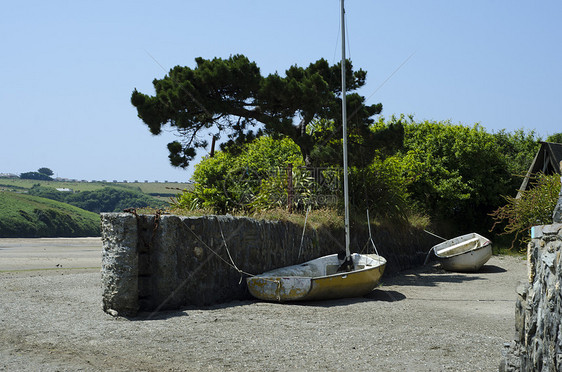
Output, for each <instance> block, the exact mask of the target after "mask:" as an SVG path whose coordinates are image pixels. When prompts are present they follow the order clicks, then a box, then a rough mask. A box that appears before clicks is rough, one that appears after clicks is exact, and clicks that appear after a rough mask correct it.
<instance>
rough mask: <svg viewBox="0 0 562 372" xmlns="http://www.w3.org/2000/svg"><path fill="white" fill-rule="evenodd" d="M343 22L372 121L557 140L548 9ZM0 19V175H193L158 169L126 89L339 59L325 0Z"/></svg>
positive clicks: (40, 12) (27, 6) (388, 7)
mask: <svg viewBox="0 0 562 372" xmlns="http://www.w3.org/2000/svg"><path fill="white" fill-rule="evenodd" d="M346 10H347V22H348V26H347V29H348V43H349V48H348V50H349V54H348V57H350V58H351V59H352V61H353V64H354V66H355V67H356V68H362V69H364V70H366V71H367V72H368V74H367V84H366V86H365V87H364V89H363V90H362V91H361V93H362V94H363V95H365V96H367V97H369V96H371V95H372V97H371V98H370V100H369V103H378V102H381V103H382V104H383V113H382V115H383V116H385V117H389V116H391V115H393V114H395V115H399V114H401V113H404V114H413V115H414V118H415V119H416V120H425V119H427V120H451V121H452V122H453V123H462V124H465V125H473V124H475V123H480V124H481V125H482V126H483V127H485V128H486V129H487V130H488V131H490V132H494V131H498V130H501V129H506V130H507V131H510V132H511V131H515V130H517V129H525V130H526V131H528V130H535V131H536V132H537V133H538V134H539V135H540V136H542V137H543V138H545V137H546V136H548V135H551V134H554V133H558V132H562V121H561V119H560V110H561V107H562V89H561V83H562V68H561V66H562V40H561V36H562V26H561V23H560V19H562V2H561V1H555V0H545V1H537V2H530V1H519V0H514V1H507V0H502V1H499V0H471V1H454V0H427V1H423V2H422V1H413V0H412V1H404V0H392V1H390V0H385V1H360V0H347V1H346ZM0 17H1V22H0V33H1V35H2V37H1V38H2V44H1V48H0V56H1V61H2V64H1V66H2V68H1V69H0V112H1V116H0V120H1V125H2V131H1V134H0V173H4V172H11V173H17V174H19V173H22V172H27V171H33V170H37V169H38V168H40V167H48V168H51V169H52V170H53V171H54V172H55V174H56V175H57V176H59V177H67V178H76V179H88V180H104V179H106V180H114V179H117V180H129V181H133V180H151V181H152V180H160V181H164V180H169V181H186V180H188V179H189V177H190V175H191V172H192V170H191V169H187V170H181V169H177V168H174V167H172V166H171V165H169V161H168V157H167V155H168V151H167V149H166V144H167V143H168V142H171V141H173V140H174V139H175V136H174V134H173V133H171V132H170V133H164V134H163V135H160V136H152V135H151V134H150V133H149V131H148V129H147V128H146V126H145V125H144V124H143V123H142V122H141V121H140V119H138V118H137V116H136V110H135V109H134V108H133V106H132V105H131V104H130V96H131V92H132V91H133V89H134V88H137V89H138V90H139V91H141V92H143V93H150V94H152V93H153V88H152V80H153V79H154V78H162V77H163V76H164V75H165V74H166V72H167V71H168V70H169V69H170V68H171V67H173V66H176V65H182V66H191V67H193V66H194V59H195V58H196V57H199V56H201V57H204V58H213V57H223V58H227V57H228V56H230V55H232V54H239V53H241V54H245V55H246V56H247V57H248V58H250V60H253V61H255V62H256V63H257V65H258V66H259V67H260V68H261V71H262V74H268V73H271V72H275V71H278V72H279V73H283V72H284V71H285V69H286V68H288V67H289V66H291V65H293V64H297V65H299V66H306V65H308V64H309V63H311V62H313V61H316V60H317V59H319V58H325V59H327V60H328V61H329V62H330V63H336V62H337V60H339V58H340V44H339V40H338V37H339V0H299V1H296V0H285V1H275V2H274V1H268V0H261V1H258V0H238V1H227V0H206V1H197V2H195V1H166V0H164V1H159V2H155V1H103V0H102V1H96V2H85V1H70V0H69V1H59V0H53V1H48V2H45V1H26V0H22V1H18V2H15V1H14V2H3V3H2V4H1V5H0ZM412 54H413V56H412V57H411V58H410V59H409V60H408V61H407V63H405V64H404V65H403V66H402V67H401V68H400V69H399V70H398V71H397V72H396V73H395V74H394V75H393V72H394V71H395V70H396V69H397V68H398V67H399V66H400V65H401V64H402V63H403V62H404V61H405V60H407V59H408V57H409V56H411V55H412ZM151 56H152V57H151ZM153 58H154V59H153ZM155 60H156V62H155ZM161 66H162V67H164V70H163V69H162V67H161ZM390 76H392V77H391V78H390V80H388V81H387V82H386V83H385V84H384V85H382V87H381V84H383V82H384V81H385V80H387V79H388V78H389V77H390Z"/></svg>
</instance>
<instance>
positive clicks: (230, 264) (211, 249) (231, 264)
mask: <svg viewBox="0 0 562 372" xmlns="http://www.w3.org/2000/svg"><path fill="white" fill-rule="evenodd" d="M217 221H218V220H217ZM183 224H184V225H185V227H187V229H188V230H189V231H190V232H191V233H192V234H193V236H195V238H196V239H197V240H198V241H199V242H200V243H201V244H203V246H204V247H205V248H207V249H208V250H210V251H211V252H213V254H214V255H215V256H217V257H218V258H219V259H220V260H221V261H223V262H224V263H225V264H227V265H228V266H230V267H232V268H233V269H234V270H236V271H238V272H239V273H240V274H244V275H248V276H255V275H254V274H250V273H247V272H245V271H243V270H240V269H239V268H238V267H237V266H236V265H235V264H234V261H233V260H232V257H231V255H230V252H229V251H228V246H227V245H226V240H225V239H224V235H223V234H222V229H221V228H220V223H219V229H220V230H221V235H222V238H223V244H224V246H225V248H226V252H227V254H228V256H229V257H230V260H231V261H232V262H228V261H227V260H225V259H224V258H222V257H221V255H219V254H218V253H217V252H216V251H215V250H214V249H213V248H211V247H210V246H209V245H208V244H207V243H205V242H204V241H203V240H202V239H201V238H200V237H199V236H198V235H197V234H196V233H195V232H194V231H193V230H192V229H191V228H190V227H189V226H187V224H186V223H185V220H184V221H183ZM221 247H222V245H221Z"/></svg>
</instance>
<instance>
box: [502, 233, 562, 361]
mask: <svg viewBox="0 0 562 372" xmlns="http://www.w3.org/2000/svg"><path fill="white" fill-rule="evenodd" d="M531 238H532V240H531V242H530V243H529V246H528V249H527V267H528V280H527V281H526V282H523V283H521V284H520V285H519V287H518V288H517V294H518V299H517V302H516V306H515V340H514V341H513V342H511V344H506V347H505V350H504V351H503V356H502V361H501V364H500V371H562V291H561V290H560V286H561V283H562V260H561V257H560V255H561V252H562V223H554V224H552V225H544V226H536V227H533V229H532V233H531Z"/></svg>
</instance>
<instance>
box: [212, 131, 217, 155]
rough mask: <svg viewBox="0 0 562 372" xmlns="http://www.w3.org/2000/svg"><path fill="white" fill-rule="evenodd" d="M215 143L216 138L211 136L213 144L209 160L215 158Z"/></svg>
mask: <svg viewBox="0 0 562 372" xmlns="http://www.w3.org/2000/svg"><path fill="white" fill-rule="evenodd" d="M216 141H217V137H215V135H213V142H211V155H210V157H211V158H212V157H213V156H215V142H216Z"/></svg>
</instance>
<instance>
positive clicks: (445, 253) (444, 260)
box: [428, 233, 492, 272]
mask: <svg viewBox="0 0 562 372" xmlns="http://www.w3.org/2000/svg"><path fill="white" fill-rule="evenodd" d="M431 251H433V252H434V253H435V256H436V257H437V259H438V261H439V263H440V264H441V267H443V268H444V269H445V270H449V271H462V272H473V271H478V270H479V269H480V268H481V267H482V266H483V265H484V264H485V263H486V262H488V260H489V259H490V257H492V242H491V241H490V240H488V239H487V238H485V237H483V236H482V235H480V234H477V233H470V234H466V235H462V236H459V237H456V238H454V239H449V240H447V241H444V242H443V243H440V244H437V245H434V246H433V247H432V248H431V249H430V251H429V253H430V252H431ZM429 253H428V254H429Z"/></svg>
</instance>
